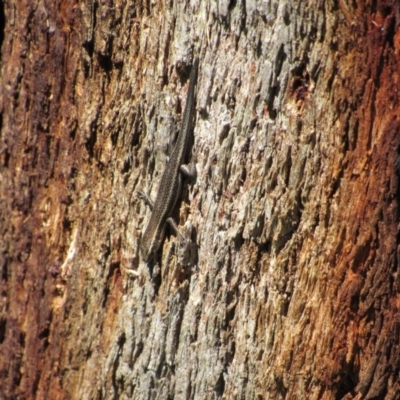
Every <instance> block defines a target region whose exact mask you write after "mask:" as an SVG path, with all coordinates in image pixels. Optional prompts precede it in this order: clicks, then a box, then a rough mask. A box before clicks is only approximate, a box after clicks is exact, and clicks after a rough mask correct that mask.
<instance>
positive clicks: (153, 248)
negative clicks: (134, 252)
mask: <svg viewBox="0 0 400 400" xmlns="http://www.w3.org/2000/svg"><path fill="white" fill-rule="evenodd" d="M163 238H164V230H159V231H157V232H155V233H154V234H153V235H152V236H149V235H147V232H146V233H145V234H144V236H143V238H142V242H141V244H140V251H141V254H142V258H143V261H144V262H149V261H151V260H152V259H153V258H154V256H155V254H156V252H157V250H158V249H159V247H160V245H161V242H162V241H163Z"/></svg>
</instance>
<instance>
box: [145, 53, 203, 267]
mask: <svg viewBox="0 0 400 400" xmlns="http://www.w3.org/2000/svg"><path fill="white" fill-rule="evenodd" d="M198 69H199V58H198V57H196V58H195V60H194V63H193V66H192V70H191V73H190V80H189V89H188V93H187V98H186V104H185V111H184V113H183V120H182V127H181V130H180V132H179V134H178V137H177V139H176V142H175V145H174V148H173V150H172V153H171V155H170V157H169V159H168V161H167V163H166V165H165V168H164V171H163V173H162V175H161V180H160V183H159V187H158V192H157V196H156V199H155V202H154V204H152V202H151V200H150V199H148V198H145V200H146V202H147V204H148V205H149V206H150V209H151V211H152V213H151V217H150V221H149V223H148V225H147V228H146V230H145V231H144V234H143V237H142V239H141V243H140V252H141V254H142V258H143V260H144V261H145V262H149V261H151V260H152V259H153V258H154V255H155V254H156V252H157V251H158V249H159V248H160V246H161V244H162V242H163V240H164V235H165V227H166V224H167V223H168V224H169V225H171V227H172V228H173V230H174V231H175V232H176V233H177V234H178V236H179V237H180V238H181V239H182V236H181V235H180V234H179V231H178V228H177V225H176V223H175V221H174V220H173V219H172V218H171V214H172V211H173V210H174V207H175V205H176V203H177V201H178V199H179V196H180V194H181V187H182V174H185V175H187V176H191V177H193V175H194V174H195V173H194V171H193V170H191V168H190V167H189V166H187V165H185V164H184V161H185V157H186V153H187V152H188V147H189V143H190V139H191V134H192V129H193V119H194V115H195V89H196V85H197V75H198ZM142 196H143V197H146V196H144V195H143V193H142Z"/></svg>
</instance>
